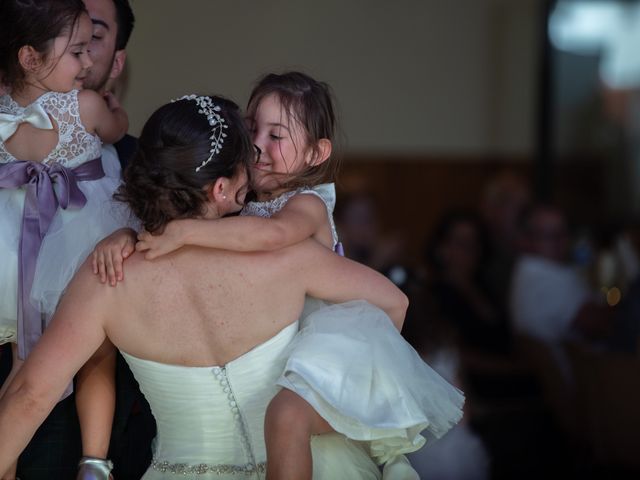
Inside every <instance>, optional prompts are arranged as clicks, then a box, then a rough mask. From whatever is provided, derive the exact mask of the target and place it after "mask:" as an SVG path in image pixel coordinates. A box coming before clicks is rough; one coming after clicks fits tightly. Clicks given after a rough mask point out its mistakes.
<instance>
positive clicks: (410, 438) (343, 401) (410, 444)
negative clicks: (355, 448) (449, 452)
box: [278, 300, 464, 464]
mask: <svg viewBox="0 0 640 480" xmlns="http://www.w3.org/2000/svg"><path fill="white" fill-rule="evenodd" d="M311 310H314V311H312V313H310V314H308V315H307V316H306V317H305V318H304V319H303V321H302V326H301V329H300V332H299V333H298V335H297V336H296V338H295V339H294V340H293V342H292V343H291V346H290V354H289V359H288V361H287V364H286V367H285V371H284V374H283V375H282V377H281V378H280V379H279V380H278V383H279V384H280V385H281V386H283V387H285V388H288V389H290V390H292V391H294V392H295V393H297V394H298V395H300V396H301V397H303V398H304V399H305V400H306V401H307V402H308V403H309V404H311V405H312V406H313V408H314V409H315V410H316V411H317V412H318V413H319V414H320V415H321V416H322V417H323V418H324V419H325V420H326V421H327V422H328V423H329V424H330V425H331V426H332V427H333V429H334V430H335V431H337V432H339V433H342V434H343V435H345V436H346V437H348V438H350V439H353V440H358V441H363V442H365V443H364V444H365V445H366V447H367V448H368V451H369V454H370V455H371V456H372V457H373V458H374V460H376V461H377V462H378V463H379V464H382V463H385V462H387V461H389V460H391V459H394V458H396V457H398V456H399V455H402V454H404V453H409V452H413V451H416V450H418V449H419V448H421V447H422V446H423V445H424V444H425V441H429V439H432V440H433V439H436V438H439V437H441V436H442V435H444V434H445V433H446V432H447V431H448V430H449V429H451V428H452V427H453V426H454V425H455V424H456V423H457V422H458V421H459V420H460V419H461V418H462V406H463V404H464V396H463V394H462V392H460V390H458V389H457V388H455V387H453V386H452V385H450V384H449V383H448V382H447V381H446V380H444V379H443V378H442V377H441V376H440V375H438V374H437V373H436V372H435V371H434V370H433V369H432V368H431V367H429V366H428V365H427V364H426V363H425V362H424V361H423V360H422V359H421V358H420V356H419V355H418V353H417V352H416V351H415V350H414V349H413V348H412V347H411V346H410V345H409V344H408V343H407V342H406V341H405V340H404V338H403V337H402V336H401V335H400V333H399V332H398V331H397V329H396V328H395V327H394V325H393V323H392V322H391V320H390V319H389V317H388V316H387V315H386V314H385V313H384V312H383V311H382V310H380V309H378V308H376V307H374V306H373V305H371V304H369V303H367V302H365V301H361V300H358V301H352V302H347V303H342V304H335V305H326V304H325V305H322V306H318V304H316V305H315V306H314V307H313V308H311Z"/></svg>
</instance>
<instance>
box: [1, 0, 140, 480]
mask: <svg viewBox="0 0 640 480" xmlns="http://www.w3.org/2000/svg"><path fill="white" fill-rule="evenodd" d="M92 30H93V27H92V24H91V19H90V18H89V15H88V13H87V12H86V9H85V6H84V3H83V2H82V0H40V1H17V0H8V1H3V2H2V3H1V5H0V71H1V72H2V81H3V83H4V84H5V86H6V89H7V90H6V92H5V94H3V95H2V96H0V211H2V215H1V216H0V251H2V261H1V262H0V344H4V343H11V344H12V351H13V362H12V363H13V366H12V370H11V372H10V374H9V377H8V378H7V380H6V381H5V383H4V385H3V386H2V389H0V397H1V396H2V395H3V393H4V392H5V391H6V388H7V386H8V385H9V383H10V381H11V379H12V378H13V377H14V376H15V374H16V372H17V371H18V369H19V368H20V367H21V365H22V363H23V360H24V359H25V357H26V356H27V355H28V354H29V352H30V350H31V349H32V348H33V346H34V345H35V343H36V342H37V341H38V339H39V338H40V335H41V334H42V330H43V328H44V327H45V326H46V325H47V323H48V321H49V319H50V318H51V315H52V313H53V311H54V310H55V308H56V305H57V303H58V300H59V298H60V295H61V294H62V292H63V291H64V289H65V288H66V286H67V283H68V282H69V280H70V279H71V278H72V277H73V275H74V273H75V271H76V269H77V268H78V267H79V266H80V265H81V264H82V262H83V261H84V259H85V258H86V256H87V255H88V254H89V253H90V252H91V250H92V248H93V246H94V245H95V243H96V242H97V241H98V240H100V239H101V238H103V237H104V236H105V235H107V234H109V233H111V232H113V231H114V230H116V229H117V228H120V227H122V225H123V219H125V217H124V216H122V215H121V213H119V212H118V211H117V208H116V207H115V206H113V207H112V205H115V204H112V203H111V202H112V200H111V196H112V194H113V192H114V191H115V190H116V188H117V187H118V184H119V179H118V178H112V177H109V176H107V175H105V172H104V170H103V166H102V163H101V141H102V142H105V143H113V142H115V141H117V140H119V139H120V138H121V137H122V136H123V135H124V134H125V133H126V130H127V127H128V120H127V115H126V113H125V111H124V110H123V109H122V108H121V107H120V106H119V104H118V102H117V101H116V99H115V98H114V97H113V96H110V95H107V96H106V97H105V98H102V97H101V96H99V95H98V94H97V93H95V92H93V91H89V90H82V91H80V90H79V89H81V88H82V84H83V79H84V78H85V76H86V75H87V71H88V69H89V68H90V67H91V65H92V62H91V59H90V58H89V56H88V50H87V47H88V45H89V42H90V41H91V35H92ZM105 99H106V101H105ZM125 220H126V219H125ZM109 347H111V346H110V344H109V345H107V344H105V345H104V346H103V347H102V348H101V349H100V350H99V351H98V352H97V353H96V355H95V356H94V357H93V358H92V360H91V361H90V362H89V363H88V364H87V365H85V367H84V368H83V369H82V370H81V372H80V373H79V374H78V376H77V378H76V380H77V386H76V404H77V410H78V417H79V420H80V425H81V432H82V447H83V453H84V455H85V456H87V457H98V458H97V459H93V458H90V459H87V458H85V459H83V460H82V462H81V463H82V464H83V466H82V467H81V469H80V470H81V471H86V470H94V471H96V470H99V471H102V472H104V475H103V477H95V478H107V476H108V470H109V462H108V461H106V460H104V457H106V455H107V450H108V445H109V435H110V431H111V423H112V417H113V409H114V401H115V400H114V396H113V394H110V393H109V392H113V388H112V387H113V382H114V368H115V363H114V362H115V351H114V350H113V348H112V347H111V348H109ZM69 391H70V389H69ZM69 442H70V444H71V445H73V444H75V443H74V440H73V439H69ZM63 448H64V447H63ZM71 448H72V447H69V448H68V449H71ZM100 459H102V460H100ZM44 468H47V467H44ZM55 472H57V470H54V471H48V473H50V474H51V475H52V476H54V477H56V476H57V475H58V474H57V473H55ZM3 474H4V476H2V475H3ZM15 474H16V471H15V466H14V467H13V469H12V470H10V471H8V472H0V477H1V478H3V479H12V478H15ZM60 475H61V476H62V475H63V474H62V473H60ZM65 476H66V474H65ZM92 478H93V477H92Z"/></svg>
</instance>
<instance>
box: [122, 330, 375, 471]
mask: <svg viewBox="0 0 640 480" xmlns="http://www.w3.org/2000/svg"><path fill="white" fill-rule="evenodd" d="M297 330H298V328H297V324H296V323H293V324H291V325H289V326H288V327H285V328H284V329H283V330H281V331H280V333H278V334H277V335H275V336H274V337H272V338H271V339H269V340H267V341H266V342H264V343H262V344H261V345H258V346H257V347H255V348H253V349H252V350H250V351H249V352H247V353H245V354H244V355H242V356H240V357H238V358H236V359H235V360H233V361H231V362H229V363H227V364H226V365H224V366H210V367H185V366H180V365H168V364H163V363H158V362H154V361H150V360H143V359H140V358H137V357H134V356H132V355H129V354H127V353H125V352H122V355H123V357H124V358H125V360H126V361H127V363H128V364H129V367H130V368H131V371H132V372H133V374H134V375H135V377H136V380H137V381H138V383H139V384H140V390H141V391H142V392H143V393H144V395H145V397H146V398H147V400H148V401H149V404H150V405H151V410H152V412H153V415H154V417H155V419H156V424H157V427H158V433H157V436H156V438H155V440H154V443H153V446H152V451H153V460H152V463H151V466H150V467H149V469H148V470H147V472H146V473H145V475H144V476H143V477H142V479H143V480H166V479H171V478H181V479H208V478H216V479H243V478H264V477H265V472H266V463H265V462H266V450H265V444H264V417H265V411H266V408H267V405H268V404H269V402H270V401H271V399H272V398H273V396H274V395H275V394H276V393H277V391H278V387H277V386H276V383H275V382H276V379H277V378H278V375H280V373H281V372H282V369H283V367H284V362H285V361H286V357H285V352H286V351H287V349H288V346H289V344H290V342H291V341H292V339H293V338H294V336H295V335H296V332H297ZM311 450H312V455H313V459H314V462H313V463H314V471H313V478H314V479H315V480H356V479H362V480H364V479H378V478H380V472H379V470H378V467H377V466H376V465H375V463H374V462H373V461H372V460H371V459H370V457H369V455H368V454H367V452H366V451H365V449H364V448H363V447H362V446H361V445H359V444H357V443H356V442H352V441H350V440H349V439H347V438H345V437H344V436H342V435H339V434H332V435H320V436H317V437H314V438H313V439H312V441H311Z"/></svg>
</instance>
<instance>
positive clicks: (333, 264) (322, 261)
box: [298, 240, 409, 330]
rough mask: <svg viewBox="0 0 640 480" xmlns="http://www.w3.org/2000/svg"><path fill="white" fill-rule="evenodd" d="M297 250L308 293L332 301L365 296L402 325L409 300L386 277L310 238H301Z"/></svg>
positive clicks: (398, 327)
mask: <svg viewBox="0 0 640 480" xmlns="http://www.w3.org/2000/svg"><path fill="white" fill-rule="evenodd" d="M298 253H299V254H301V255H302V257H304V258H299V260H298V262H299V265H300V266H301V269H302V271H301V272H300V273H301V274H302V275H303V276H304V280H305V281H306V283H307V285H308V288H307V293H308V294H309V295H311V296H313V297H316V298H321V299H323V300H327V301H330V302H335V303H340V302H347V301H349V300H366V301H367V302H369V303H371V304H373V305H375V306H376V307H378V308H380V309H382V310H384V312H385V313H386V314H387V315H388V316H389V318H391V321H392V322H393V324H394V325H395V326H396V328H397V329H398V330H400V329H402V324H403V323H404V316H405V314H406V312H407V307H408V306H409V300H408V298H407V296H406V295H405V294H404V293H402V291H401V290H400V289H399V288H398V287H396V286H395V285H394V284H393V283H392V282H391V281H390V280H389V279H388V278H387V277H385V276H384V275H382V274H380V273H378V272H376V271H375V270H372V269H371V268H369V267H366V266H365V265H362V264H360V263H357V262H354V261H353V260H349V259H348V258H345V257H341V256H339V255H337V254H335V253H334V252H332V251H330V250H328V249H327V248H325V247H322V246H321V245H320V244H319V243H318V242H316V241H313V240H308V241H305V242H303V244H301V250H300V251H299V252H298Z"/></svg>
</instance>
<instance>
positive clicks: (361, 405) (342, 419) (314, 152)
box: [94, 72, 464, 479]
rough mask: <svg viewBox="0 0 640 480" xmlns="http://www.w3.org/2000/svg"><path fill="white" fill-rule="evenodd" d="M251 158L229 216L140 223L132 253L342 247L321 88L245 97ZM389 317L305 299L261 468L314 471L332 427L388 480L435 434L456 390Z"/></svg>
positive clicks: (292, 78) (114, 266)
mask: <svg viewBox="0 0 640 480" xmlns="http://www.w3.org/2000/svg"><path fill="white" fill-rule="evenodd" d="M248 121H249V124H250V127H251V129H252V131H253V140H254V143H255V146H256V151H257V159H256V163H255V165H254V168H253V172H252V176H253V178H252V183H253V186H254V190H255V193H256V195H257V201H255V202H250V203H248V204H247V205H246V206H245V207H244V209H243V211H242V212H241V215H240V216H238V217H231V218H224V219H219V220H215V221H203V220H175V221H173V222H171V223H169V224H168V225H167V227H166V229H165V230H164V232H163V233H162V234H161V235H151V234H149V233H146V232H143V233H141V234H140V236H139V242H138V244H137V247H136V248H137V249H138V250H147V251H148V252H147V254H146V257H147V258H148V259H153V258H156V257H158V256H160V255H165V254H168V253H170V252H171V251H173V250H175V249H177V248H180V247H182V246H183V245H199V246H203V247H210V248H220V249H227V250H236V251H260V250H272V249H278V248H282V247H285V246H287V245H291V244H294V243H297V242H299V241H302V240H304V239H306V238H308V237H313V238H314V239H316V240H317V241H318V242H320V243H322V244H323V245H325V246H326V247H327V248H331V249H335V250H339V244H338V237H337V234H336V230H335V226H334V223H333V217H332V213H333V207H334V204H335V190H334V185H333V184H332V183H327V182H331V181H332V180H333V178H334V172H335V169H336V161H335V160H334V158H333V157H332V156H331V150H332V139H333V137H334V131H335V118H334V113H333V105H332V100H331V95H330V92H329V88H328V86H327V85H326V84H324V83H321V82H318V81H315V80H313V79H312V78H310V77H308V76H307V75H304V74H301V73H297V72H291V73H286V74H283V75H274V74H271V75H267V76H266V77H264V78H263V79H262V80H261V81H260V82H259V83H258V85H257V86H256V88H255V89H254V90H253V92H252V94H251V97H250V99H249V105H248ZM133 248H134V239H133V237H132V235H131V233H127V232H121V233H119V234H117V235H114V237H113V238H111V239H107V240H105V241H104V242H103V243H102V244H101V245H99V247H98V248H97V249H96V251H95V252H94V271H95V272H96V273H99V274H100V275H101V277H102V279H103V281H106V280H109V282H110V283H111V284H115V283H116V281H118V280H122V279H123V269H122V259H123V258H126V256H128V255H129V254H130V253H131V252H132V250H133ZM394 320H395V324H394V323H393V322H392V320H391V319H390V318H389V317H388V316H387V315H386V314H384V312H382V311H381V310H379V309H378V308H376V307H374V306H373V305H370V304H369V303H366V302H363V301H353V302H348V303H345V304H336V305H326V304H322V303H321V302H319V301H317V300H315V299H308V301H307V305H306V306H305V316H304V319H303V320H302V323H301V325H302V326H301V330H300V332H299V334H298V336H297V339H296V341H295V342H294V343H293V346H292V348H291V351H290V356H289V359H288V362H287V366H286V369H285V372H284V373H283V375H282V377H281V378H280V380H279V384H280V385H282V386H283V387H284V388H283V390H281V392H280V393H279V394H278V395H277V396H276V397H275V398H274V399H273V400H272V402H271V404H270V406H269V409H268V411H267V416H266V421H265V440H266V445H267V457H268V458H267V475H268V477H270V478H278V479H285V478H287V479H288V478H292V479H293V478H295V479H301V478H311V475H312V472H313V471H315V472H318V470H317V469H321V468H322V466H321V465H312V459H311V449H310V437H311V436H312V435H315V434H320V433H326V432H330V431H334V430H335V431H337V432H340V433H342V434H344V435H345V436H346V437H347V438H349V439H352V440H358V441H366V442H368V446H369V449H370V453H371V455H372V457H374V458H375V459H376V460H377V461H378V462H379V463H380V464H383V463H387V466H386V468H385V473H386V475H385V478H412V477H410V475H411V474H410V473H409V474H408V475H409V476H407V471H409V472H412V470H411V469H410V467H409V466H408V465H407V464H405V463H403V462H404V460H403V458H404V457H402V454H403V453H407V452H411V451H415V450H418V449H419V448H420V447H422V445H423V444H424V443H425V439H424V437H422V436H421V435H420V432H422V431H423V430H425V429H426V431H427V432H428V434H429V435H430V436H434V437H439V436H441V435H443V434H444V433H445V432H446V431H447V430H448V429H449V428H451V427H452V426H453V425H454V424H455V423H456V422H457V421H458V420H459V419H460V417H461V414H462V412H461V407H462V404H463V401H464V399H463V396H462V394H461V392H459V391H458V390H457V389H455V388H454V387H452V386H451V385H449V384H448V383H447V382H446V381H445V380H443V379H442V378H441V377H439V376H438V375H437V374H436V373H435V372H434V371H433V370H431V369H430V368H429V367H428V366H427V365H426V364H425V363H424V362H422V360H421V359H420V357H419V356H418V355H417V353H416V352H415V351H414V350H413V349H412V348H411V347H410V346H409V344H408V343H406V342H405V341H404V340H403V338H402V337H401V335H400V334H399V330H400V328H401V327H402V318H397V319H394Z"/></svg>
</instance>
